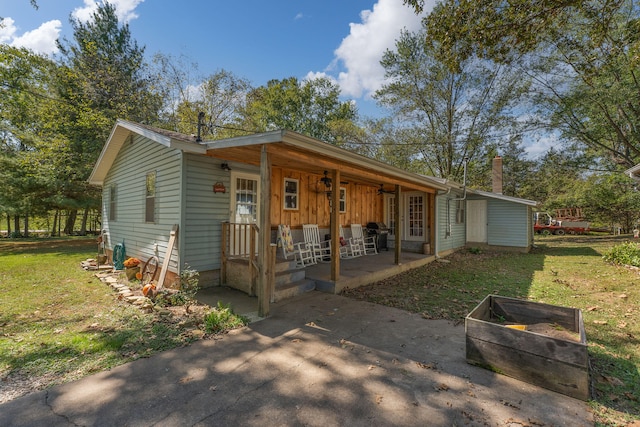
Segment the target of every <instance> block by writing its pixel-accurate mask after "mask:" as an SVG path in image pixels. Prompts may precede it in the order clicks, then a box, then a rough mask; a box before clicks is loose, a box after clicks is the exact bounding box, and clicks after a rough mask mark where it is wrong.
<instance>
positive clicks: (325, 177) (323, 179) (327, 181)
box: [320, 171, 331, 188]
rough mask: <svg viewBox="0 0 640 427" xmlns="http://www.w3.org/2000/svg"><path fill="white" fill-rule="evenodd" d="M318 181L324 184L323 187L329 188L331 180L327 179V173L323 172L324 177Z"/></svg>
mask: <svg viewBox="0 0 640 427" xmlns="http://www.w3.org/2000/svg"><path fill="white" fill-rule="evenodd" d="M320 181H322V182H323V183H324V186H325V187H327V188H331V178H329V172H327V171H324V176H323V177H322V178H320Z"/></svg>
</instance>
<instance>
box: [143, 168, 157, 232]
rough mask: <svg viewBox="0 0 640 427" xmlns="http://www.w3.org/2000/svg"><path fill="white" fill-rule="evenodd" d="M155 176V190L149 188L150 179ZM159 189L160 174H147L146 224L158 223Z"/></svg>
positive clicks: (145, 182) (145, 187) (154, 172)
mask: <svg viewBox="0 0 640 427" xmlns="http://www.w3.org/2000/svg"><path fill="white" fill-rule="evenodd" d="M151 176H153V188H151V189H150V188H149V177H151ZM157 187H158V172H157V171H151V172H147V174H146V175H145V180H144V194H145V196H144V222H146V223H149V224H154V223H155V222H156V197H157V193H158V191H157Z"/></svg>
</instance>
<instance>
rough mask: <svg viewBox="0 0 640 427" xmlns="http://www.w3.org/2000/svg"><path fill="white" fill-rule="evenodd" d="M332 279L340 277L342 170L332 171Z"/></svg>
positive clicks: (335, 279) (335, 280)
mask: <svg viewBox="0 0 640 427" xmlns="http://www.w3.org/2000/svg"><path fill="white" fill-rule="evenodd" d="M331 182H332V185H331V206H332V209H331V213H330V215H331V231H330V233H331V280H332V281H333V282H337V281H338V279H339V278H340V229H339V226H340V171H339V170H337V169H334V170H332V171H331Z"/></svg>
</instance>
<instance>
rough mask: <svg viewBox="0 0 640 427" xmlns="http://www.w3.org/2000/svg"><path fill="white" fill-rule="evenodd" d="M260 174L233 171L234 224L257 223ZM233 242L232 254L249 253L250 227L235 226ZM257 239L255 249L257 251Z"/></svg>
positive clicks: (232, 213) (232, 211)
mask: <svg viewBox="0 0 640 427" xmlns="http://www.w3.org/2000/svg"><path fill="white" fill-rule="evenodd" d="M259 179H260V176H259V175H253V174H247V173H234V172H232V173H231V218H230V222H231V223H232V224H257V223H258V221H259V220H260V218H259V217H258V211H259V202H260V189H259V186H258V183H259V182H260V181H259ZM231 239H232V240H233V241H232V242H230V243H231V247H230V249H231V254H232V255H247V253H246V252H247V248H249V242H250V239H251V233H250V228H249V227H248V226H239V227H235V228H234V232H233V235H232V236H231ZM257 245H258V242H257V239H256V242H255V248H254V251H256V252H257V249H258V248H257Z"/></svg>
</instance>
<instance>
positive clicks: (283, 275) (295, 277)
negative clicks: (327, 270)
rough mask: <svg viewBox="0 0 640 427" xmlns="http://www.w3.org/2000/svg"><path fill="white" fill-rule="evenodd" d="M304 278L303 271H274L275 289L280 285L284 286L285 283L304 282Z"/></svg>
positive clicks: (304, 273)
mask: <svg viewBox="0 0 640 427" xmlns="http://www.w3.org/2000/svg"><path fill="white" fill-rule="evenodd" d="M306 277H307V276H306V272H305V271H304V269H300V270H287V271H276V288H277V287H278V286H281V285H283V286H284V285H286V284H287V283H293V282H299V281H300V280H304V279H305V278H306Z"/></svg>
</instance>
